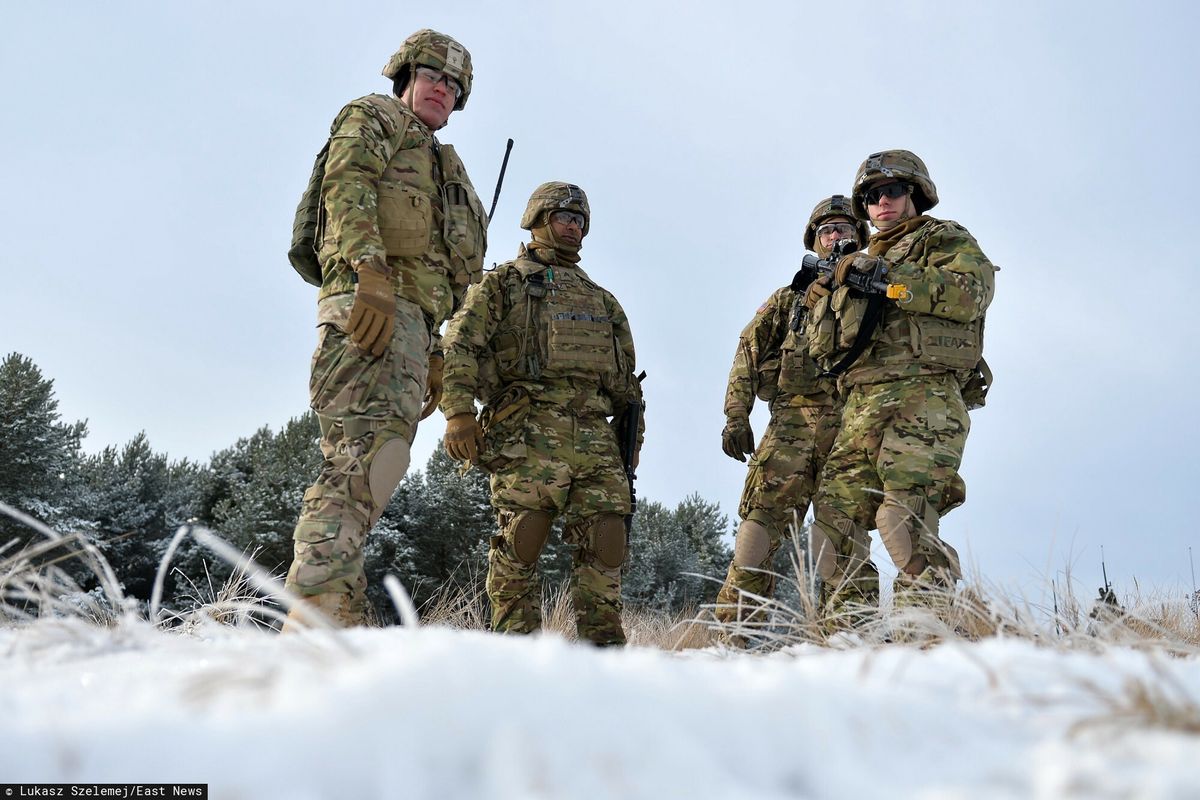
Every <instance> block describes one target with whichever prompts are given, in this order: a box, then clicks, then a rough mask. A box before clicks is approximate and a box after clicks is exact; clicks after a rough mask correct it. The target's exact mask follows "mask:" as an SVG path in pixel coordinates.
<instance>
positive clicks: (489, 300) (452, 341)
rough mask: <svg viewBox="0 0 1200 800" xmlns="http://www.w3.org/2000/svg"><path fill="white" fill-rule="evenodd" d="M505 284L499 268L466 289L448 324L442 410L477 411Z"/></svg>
mask: <svg viewBox="0 0 1200 800" xmlns="http://www.w3.org/2000/svg"><path fill="white" fill-rule="evenodd" d="M501 295H502V285H501V281H500V276H499V274H498V273H496V272H492V273H489V274H488V275H487V276H485V277H484V279H483V282H482V283H477V284H474V285H473V286H471V288H469V289H468V290H467V293H466V295H465V296H464V297H463V302H462V307H461V308H459V309H458V311H457V312H456V313H455V315H454V316H453V317H451V318H450V322H449V323H448V324H447V325H446V335H445V336H443V337H442V351H443V352H444V353H445V357H446V363H445V367H444V368H443V373H442V402H441V409H442V413H443V414H445V415H446V418H447V419H449V418H450V417H453V416H454V415H455V414H464V413H471V414H473V413H475V397H476V395H477V394H478V389H479V362H480V360H481V359H483V358H490V357H491V354H490V353H489V351H488V344H489V343H490V342H491V339H492V335H493V334H494V333H495V330H496V326H497V324H498V323H499V321H500V314H501V307H500V302H501Z"/></svg>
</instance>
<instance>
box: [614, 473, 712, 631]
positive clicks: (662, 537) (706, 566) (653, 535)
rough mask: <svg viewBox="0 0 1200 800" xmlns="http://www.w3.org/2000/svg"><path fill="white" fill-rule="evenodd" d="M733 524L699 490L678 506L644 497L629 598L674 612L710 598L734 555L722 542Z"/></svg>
mask: <svg viewBox="0 0 1200 800" xmlns="http://www.w3.org/2000/svg"><path fill="white" fill-rule="evenodd" d="M728 526H729V520H728V518H727V517H726V516H725V515H724V514H722V513H721V511H720V508H719V507H718V506H717V504H715V503H708V502H706V501H705V500H703V499H702V498H701V497H700V496H699V495H698V494H692V495H689V496H688V497H687V498H685V499H684V501H683V502H681V503H679V504H678V505H677V506H676V507H675V509H674V510H668V509H667V508H666V507H665V506H663V505H662V504H661V503H657V502H654V501H642V502H639V503H638V513H637V515H636V516H635V517H634V520H633V530H632V531H631V533H630V541H629V563H628V565H627V567H626V573H625V577H624V579H623V581H622V595H623V597H624V599H625V601H626V602H627V603H628V604H629V605H631V606H634V607H639V608H651V609H656V610H660V611H669V612H672V613H678V612H680V611H683V610H684V609H688V608H694V607H696V606H699V605H700V604H701V603H706V602H711V601H712V599H713V598H714V597H715V596H716V594H717V589H718V587H719V586H720V583H719V579H720V578H721V577H722V576H723V575H724V573H725V569H726V567H727V566H728V563H729V558H730V555H731V553H730V551H729V548H728V547H726V546H725V544H724V543H723V542H722V537H723V536H724V534H725V533H726V532H727V530H728ZM712 579H717V580H712Z"/></svg>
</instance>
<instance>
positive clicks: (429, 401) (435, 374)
mask: <svg viewBox="0 0 1200 800" xmlns="http://www.w3.org/2000/svg"><path fill="white" fill-rule="evenodd" d="M445 365H446V359H445V358H444V357H443V356H442V354H441V353H430V354H429V377H428V378H427V379H426V382H425V405H423V406H422V407H421V417H420V419H425V418H426V417H428V416H429V415H430V414H432V413H433V410H434V409H435V408H437V406H438V403H440V402H442V367H444V366H445Z"/></svg>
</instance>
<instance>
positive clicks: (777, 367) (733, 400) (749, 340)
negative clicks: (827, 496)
mask: <svg viewBox="0 0 1200 800" xmlns="http://www.w3.org/2000/svg"><path fill="white" fill-rule="evenodd" d="M867 236H868V230H867V224H866V223H865V222H863V221H862V220H860V219H856V218H855V216H854V213H853V211H852V210H851V205H850V199H849V198H847V197H844V196H843V195H834V196H833V197H830V198H827V199H825V200H822V201H821V202H820V203H818V204H817V207H816V208H815V209H813V212H812V216H810V217H809V220H808V225H807V227H806V228H805V229H804V246H805V247H806V248H808V249H810V250H811V249H815V250H816V252H817V254H818V255H819V256H821V257H822V258H826V257H828V255H829V253H830V249H831V248H832V247H833V245H834V243H835V242H837V241H839V240H842V239H851V240H853V241H854V242H855V243H856V244H858V245H860V246H861V245H862V243H864V242H866V240H867ZM797 277H798V278H799V276H797ZM808 289H809V287H807V286H801V285H797V282H796V281H795V280H794V281H793V283H792V284H791V285H789V286H785V287H783V288H781V289H778V290H776V291H775V292H774V293H773V294H772V295H771V296H770V297H768V298H767V301H766V302H765V303H763V304H762V305H761V306H760V307H759V309H758V312H757V313H756V314H755V315H754V319H752V320H751V321H750V324H749V325H747V326H746V328H745V330H743V331H742V335H741V338H740V339H739V340H738V348H737V352H736V353H735V354H734V358H733V368H732V369H731V370H730V372H729V386H728V388H727V389H726V392H725V417H726V423H725V429H724V430H723V431H722V433H721V445H722V448H723V449H724V451H725V454H726V455H728V456H729V457H730V458H736V459H737V460H738V461H745V460H746V455H747V454H752V455H751V458H750V468H749V471H748V473H747V475H746V485H745V489H743V491H742V499H741V503H740V505H739V506H738V515H739V516H740V517H741V518H742V522H741V525H739V526H738V532H737V541H736V544H735V547H734V555H733V561H732V563H730V565H729V572H728V574H727V575H726V578H725V583H724V585H723V586H722V587H721V591H720V593H719V594H718V595H717V609H716V617H717V619H718V620H720V621H721V622H725V623H729V622H733V621H734V620H737V619H738V618H739V611H740V619H741V621H761V620H758V619H757V618H756V615H755V614H754V610H755V607H756V603H755V602H754V601H753V600H750V599H749V598H747V597H744V596H743V594H742V593H743V592H746V593H749V594H752V595H757V596H760V597H770V596H771V595H772V593H773V592H774V589H775V578H774V575H772V574H771V573H770V569H771V561H772V559H773V558H774V556H775V553H776V551H777V550H778V549H779V546H780V543H781V542H782V541H783V537H784V534H785V533H786V531H787V526H788V524H789V523H790V522H791V521H792V512H793V511H795V512H797V513H798V514H799V516H800V518H803V516H804V514H805V513H806V512H807V510H808V504H809V500H810V499H811V498H812V496H813V493H814V491H815V489H816V483H817V478H818V476H819V475H820V474H821V467H822V465H823V464H824V463H825V457H826V456H827V455H828V453H829V448H830V447H832V446H833V440H834V437H835V436H836V435H837V432H838V426H839V423H840V420H841V411H842V407H841V402H840V401H838V400H837V398H836V392H835V389H836V387H835V385H834V381H832V380H830V379H828V378H822V377H821V376H820V374H819V373H820V369H818V367H817V365H816V363H815V362H814V361H813V359H812V357H811V356H810V355H809V354H808V343H807V341H806V340H805V327H804V324H803V323H804V318H805V316H806V312H807V309H806V308H805V296H806V294H810V295H818V294H819V293H820V292H821V291H822V288H820V287H817V288H813V289H812V290H811V292H808V291H806V290H808ZM823 291H825V292H826V293H827V292H828V290H827V289H826V290H823ZM756 395H757V396H758V397H759V398H760V399H762V400H764V401H766V402H768V403H770V408H771V421H770V422H769V423H768V425H767V430H766V433H764V434H763V438H762V441H761V442H760V443H759V445H758V448H757V449H755V447H754V434H753V433H752V431H751V429H750V411H751V409H752V408H753V406H754V398H755V396H756ZM873 566H874V565H871V567H872V568H873ZM872 577H873V578H874V582H872V581H871V578H872ZM838 588H840V589H841V591H840V593H839V598H841V599H843V600H847V601H849V600H853V601H854V602H856V603H862V604H866V603H872V604H877V603H878V599H879V577H878V573H872V574H866V573H865V572H864V574H862V575H861V576H859V580H858V581H856V582H855V583H854V584H853V585H852V586H847V587H835V586H833V585H830V586H827V587H823V592H832V591H833V590H834V589H838ZM731 641H735V642H740V639H731Z"/></svg>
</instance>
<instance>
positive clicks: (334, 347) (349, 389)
mask: <svg viewBox="0 0 1200 800" xmlns="http://www.w3.org/2000/svg"><path fill="white" fill-rule="evenodd" d="M320 331H321V332H320V334H319V338H318V340H317V350H316V352H315V353H314V354H313V360H312V372H311V374H310V376H309V382H308V392H309V404H310V405H311V406H312V409H313V411H316V412H317V413H318V414H322V415H324V416H332V417H338V416H344V415H346V414H352V413H357V412H358V411H360V409H359V406H360V405H361V401H362V397H363V396H364V394H365V393H366V389H368V388H369V387H371V386H373V385H374V384H375V383H376V380H377V378H378V374H379V370H380V367H381V365H382V364H383V362H384V359H382V358H372V357H371V356H370V355H369V354H367V353H363V352H362V351H360V350H359V349H358V348H356V347H354V346H353V344H351V342H350V338H349V337H348V336H347V335H346V334H344V333H342V332H341V331H340V330H338V328H337V327H336V326H334V325H333V324H325V325H322V326H321V328H320Z"/></svg>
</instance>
